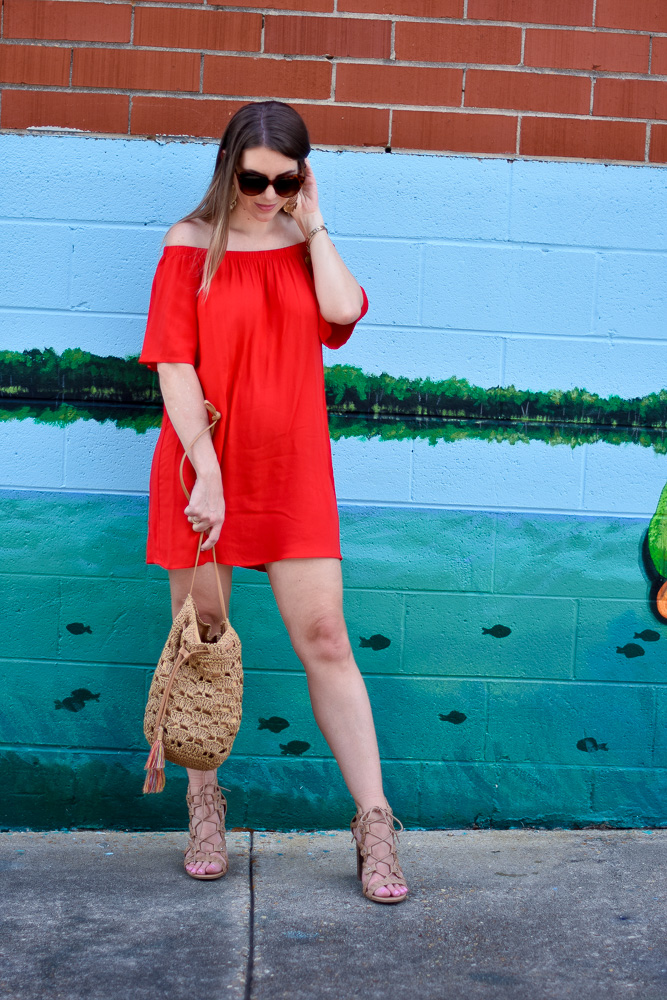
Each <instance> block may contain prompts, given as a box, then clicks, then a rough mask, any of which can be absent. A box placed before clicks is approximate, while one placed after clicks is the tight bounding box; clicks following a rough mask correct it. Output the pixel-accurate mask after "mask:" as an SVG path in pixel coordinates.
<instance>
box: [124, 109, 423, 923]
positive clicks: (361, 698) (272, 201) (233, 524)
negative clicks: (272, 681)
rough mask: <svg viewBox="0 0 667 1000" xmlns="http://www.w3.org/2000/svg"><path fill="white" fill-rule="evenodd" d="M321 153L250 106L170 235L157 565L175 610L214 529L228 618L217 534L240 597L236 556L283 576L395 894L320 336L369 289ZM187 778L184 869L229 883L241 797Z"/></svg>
mask: <svg viewBox="0 0 667 1000" xmlns="http://www.w3.org/2000/svg"><path fill="white" fill-rule="evenodd" d="M309 152H310V143H309V140H308V132H307V130H306V126H305V124H304V122H303V120H302V119H301V117H300V116H299V115H298V114H297V112H296V111H294V109H293V108H291V107H290V106H289V105H287V104H283V103H281V102H279V101H265V102H259V103H256V104H249V105H247V106H245V107H243V108H241V109H240V110H239V111H238V112H237V113H236V114H235V115H234V116H233V118H232V119H231V120H230V122H229V125H228V126H227V129H226V131H225V134H224V135H223V137H222V140H221V142H220V148H219V150H218V156H217V160H216V165H215V170H214V173H213V178H212V180H211V183H210V185H209V188H208V190H207V192H206V194H205V195H204V197H203V199H202V201H201V202H200V204H199V205H198V206H197V208H196V209H194V211H193V212H191V213H190V214H189V215H187V216H185V218H184V219H182V220H181V221H180V222H177V223H176V224H175V225H173V226H172V227H171V229H170V230H169V231H168V233H167V235H166V237H165V240H164V243H165V246H164V249H163V253H162V258H161V259H160V261H159V263H158V266H157V270H156V273H155V278H154V280H153V287H152V291H151V301H150V308H149V314H148V322H147V327H146V335H145V339H144V346H143V350H142V353H141V357H140V359H139V360H140V361H141V362H143V363H144V364H147V365H148V366H149V367H150V368H152V369H153V370H157V372H158V374H159V379H160V389H161V391H162V396H163V399H164V404H165V411H166V412H165V416H164V420H163V425H162V431H161V433H160V437H159V439H158V443H157V446H156V450H155V455H154V458H153V465H152V469H151V482H150V504H149V532H148V547H147V562H149V563H158V564H159V565H161V566H163V567H165V568H166V569H167V570H168V571H169V583H170V588H171V601H172V612H173V614H174V616H175V615H176V614H177V613H178V611H179V610H180V608H181V606H182V604H183V602H184V600H185V597H186V594H187V592H188V588H189V584H190V579H191V575H192V566H193V565H194V560H195V553H196V540H197V533H198V532H205V533H206V536H207V537H206V540H205V541H204V542H203V544H202V547H201V548H202V553H201V557H200V565H201V569H200V571H199V572H198V574H197V579H196V583H195V588H194V591H193V596H194V599H195V602H196V604H197V606H198V608H199V610H200V614H201V616H202V618H203V619H204V620H205V621H207V622H210V623H212V624H213V625H214V626H215V627H216V628H219V627H220V624H221V615H220V610H219V605H218V607H216V587H215V577H214V575H213V574H214V572H215V569H214V566H213V563H212V561H211V560H212V553H211V549H212V548H213V546H214V545H215V546H216V557H217V561H218V572H219V573H220V580H221V583H222V587H223V592H224V595H225V601H226V604H227V606H229V597H230V592H231V585H232V567H233V566H246V567H250V568H253V569H256V570H259V571H263V572H266V573H267V574H268V577H269V581H270V583H271V588H272V590H273V593H274V595H275V598H276V602H277V604H278V607H279V610H280V613H281V615H282V618H283V620H284V622H285V625H286V626H287V630H288V632H289V636H290V640H291V642H292V645H293V647H294V650H295V652H296V653H297V655H298V657H299V659H300V660H301V662H302V663H303V665H304V667H305V670H306V676H307V680H308V689H309V693H310V697H311V702H312V706H313V712H314V715H315V719H316V721H317V723H318V725H319V727H320V729H321V731H322V733H323V735H324V737H325V739H326V741H327V743H328V744H329V747H330V748H331V751H332V753H333V754H334V756H335V758H336V760H337V762H338V764H339V766H340V768H341V771H342V773H343V777H344V779H345V782H346V784H347V787H348V789H349V791H350V793H351V795H352V797H353V798H354V801H355V803H356V806H357V812H356V814H355V816H354V818H353V819H352V822H351V824H350V826H351V829H352V833H353V836H354V838H355V840H356V842H357V864H358V868H357V870H358V874H359V877H360V878H361V879H362V887H363V892H364V895H366V896H367V898H369V899H372V900H374V901H375V902H379V903H396V902H400V901H401V900H402V899H404V898H405V895H406V893H407V884H406V882H405V879H404V878H403V874H402V872H401V869H400V868H399V866H398V861H397V858H396V853H395V842H396V840H397V839H398V838H397V834H396V832H395V830H394V817H393V814H392V812H391V809H390V807H389V804H388V802H387V800H386V798H385V796H384V793H383V790H382V775H381V770H380V760H379V754H378V748H377V741H376V737H375V730H374V726H373V717H372V713H371V707H370V703H369V700H368V694H367V692H366V687H365V684H364V681H363V678H362V676H361V674H360V672H359V669H358V667H357V665H356V663H355V661H354V657H353V654H352V649H351V647H350V643H349V640H348V637H347V631H346V627H345V621H344V618H343V608H342V594H343V588H342V577H341V566H340V561H341V558H342V556H341V553H340V540H339V524H338V511H337V507H336V497H335V492H334V481H333V470H332V465H331V446H330V441H329V433H328V423H327V413H326V403H325V395H324V376H323V367H322V343H326V344H327V345H328V346H329V347H340V346H341V345H342V344H343V343H344V342H345V341H346V340H347V339H348V338H349V336H350V334H351V333H352V330H353V329H354V326H355V324H356V323H357V321H358V320H359V319H360V318H361V316H363V315H364V314H365V312H366V309H367V301H366V295H365V292H364V291H363V289H362V288H361V287H360V286H359V285H358V283H357V282H356V280H355V279H354V278H353V276H352V275H351V274H350V272H349V271H348V269H347V268H346V267H345V265H344V263H343V262H342V260H341V259H340V257H339V256H338V253H337V252H336V250H335V248H334V245H333V243H332V242H331V240H330V239H329V236H328V233H327V230H326V227H325V225H324V220H323V217H322V214H321V212H320V210H319V207H318V197H317V186H316V183H315V177H314V175H313V171H312V169H311V167H310V165H309V163H308V160H307V156H308V154H309ZM205 400H210V402H211V403H213V405H214V406H215V407H216V408H217V409H218V410H219V411H220V412H221V414H222V419H221V421H220V423H219V425H218V427H217V428H216V430H215V433H214V434H213V436H211V435H210V434H202V436H201V437H199V439H198V441H197V443H196V444H195V445H194V447H193V448H192V449H189V450H188V457H189V458H190V460H191V463H192V465H191V466H188V463H187V462H186V469H188V470H189V473H190V477H189V481H188V479H187V478H186V484H187V485H188V488H189V490H190V491H191V497H190V501H189V503H188V504H187V506H185V508H184V506H183V505H184V498H183V494H182V492H181V486H180V483H179V477H178V465H179V462H180V459H181V456H182V454H183V449H184V448H185V447H187V446H188V445H189V443H190V442H191V441H192V440H193V438H195V437H196V436H197V434H198V433H199V432H200V431H202V430H203V429H204V428H206V427H207V426H208V414H207V410H206V408H205V405H204V401H205ZM193 532H194V534H193ZM202 563H203V565H202ZM221 564H222V565H221ZM188 777H189V789H188V805H189V808H190V841H189V844H188V849H187V851H186V859H185V867H186V871H187V872H188V874H190V875H192V876H193V877H194V878H219V877H220V876H221V875H224V874H225V872H226V871H227V865H228V860H227V851H226V846H225V835H224V817H225V813H226V806H227V803H226V801H225V799H224V796H223V795H222V793H221V792H220V790H219V787H218V784H217V774H216V772H215V771H194V770H189V769H188ZM399 829H402V824H400V822H399Z"/></svg>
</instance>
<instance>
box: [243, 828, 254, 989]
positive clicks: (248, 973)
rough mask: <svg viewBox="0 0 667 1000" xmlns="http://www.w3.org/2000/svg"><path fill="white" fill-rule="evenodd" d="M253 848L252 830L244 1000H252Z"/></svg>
mask: <svg viewBox="0 0 667 1000" xmlns="http://www.w3.org/2000/svg"><path fill="white" fill-rule="evenodd" d="M254 846H255V834H254V830H251V831H250V843H249V846H248V889H249V897H250V913H249V914H248V964H247V966H246V977H245V990H244V993H243V997H244V1000H252V988H253V981H252V979H253V966H254V963H255V884H254V879H253V872H252V868H253V864H254V862H255V858H254V854H253V850H254Z"/></svg>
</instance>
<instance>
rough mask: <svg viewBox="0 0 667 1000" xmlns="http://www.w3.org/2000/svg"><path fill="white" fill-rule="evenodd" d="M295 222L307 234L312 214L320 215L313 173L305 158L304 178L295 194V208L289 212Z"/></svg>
mask: <svg viewBox="0 0 667 1000" xmlns="http://www.w3.org/2000/svg"><path fill="white" fill-rule="evenodd" d="M289 214H290V215H291V216H292V218H293V219H294V221H295V222H296V223H297V225H298V227H299V229H300V230H301V232H302V233H303V235H304V236H307V235H308V233H309V232H310V229H311V228H312V226H311V222H312V220H313V216H319V215H320V205H319V198H318V195H317V182H316V180H315V174H314V173H313V168H312V167H311V165H310V163H309V162H308V160H306V179H305V181H304V182H303V185H302V187H301V190H300V191H299V193H298V195H297V196H296V208H295V209H294V211H293V212H290V213H289Z"/></svg>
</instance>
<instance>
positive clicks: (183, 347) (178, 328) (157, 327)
mask: <svg viewBox="0 0 667 1000" xmlns="http://www.w3.org/2000/svg"><path fill="white" fill-rule="evenodd" d="M195 249H196V248H193V247H187V246H166V247H164V249H163V251H162V256H161V257H160V260H159V261H158V265H157V268H156V270H155V276H154V278H153V285H152V288H151V297H150V303H149V306H148V318H147V320H146V332H145V334H144V343H143V347H142V349H141V354H140V355H139V362H140V364H143V365H147V366H148V368H150V370H151V371H157V365H158V362H160V361H165V362H180V363H183V364H190V365H194V364H196V362H197V347H198V341H199V335H198V325H197V289H198V288H199V285H200V282H201V268H202V260H200V258H201V257H202V256H203V255H202V254H198V253H195V252H194V251H195Z"/></svg>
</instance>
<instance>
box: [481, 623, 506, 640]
mask: <svg viewBox="0 0 667 1000" xmlns="http://www.w3.org/2000/svg"><path fill="white" fill-rule="evenodd" d="M511 631H512V629H511V628H508V627H507V625H494V626H493V628H483V629H482V632H483V633H484V635H493V636H495V637H496V639H504V638H505V636H507V635H509V634H510V632H511Z"/></svg>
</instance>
